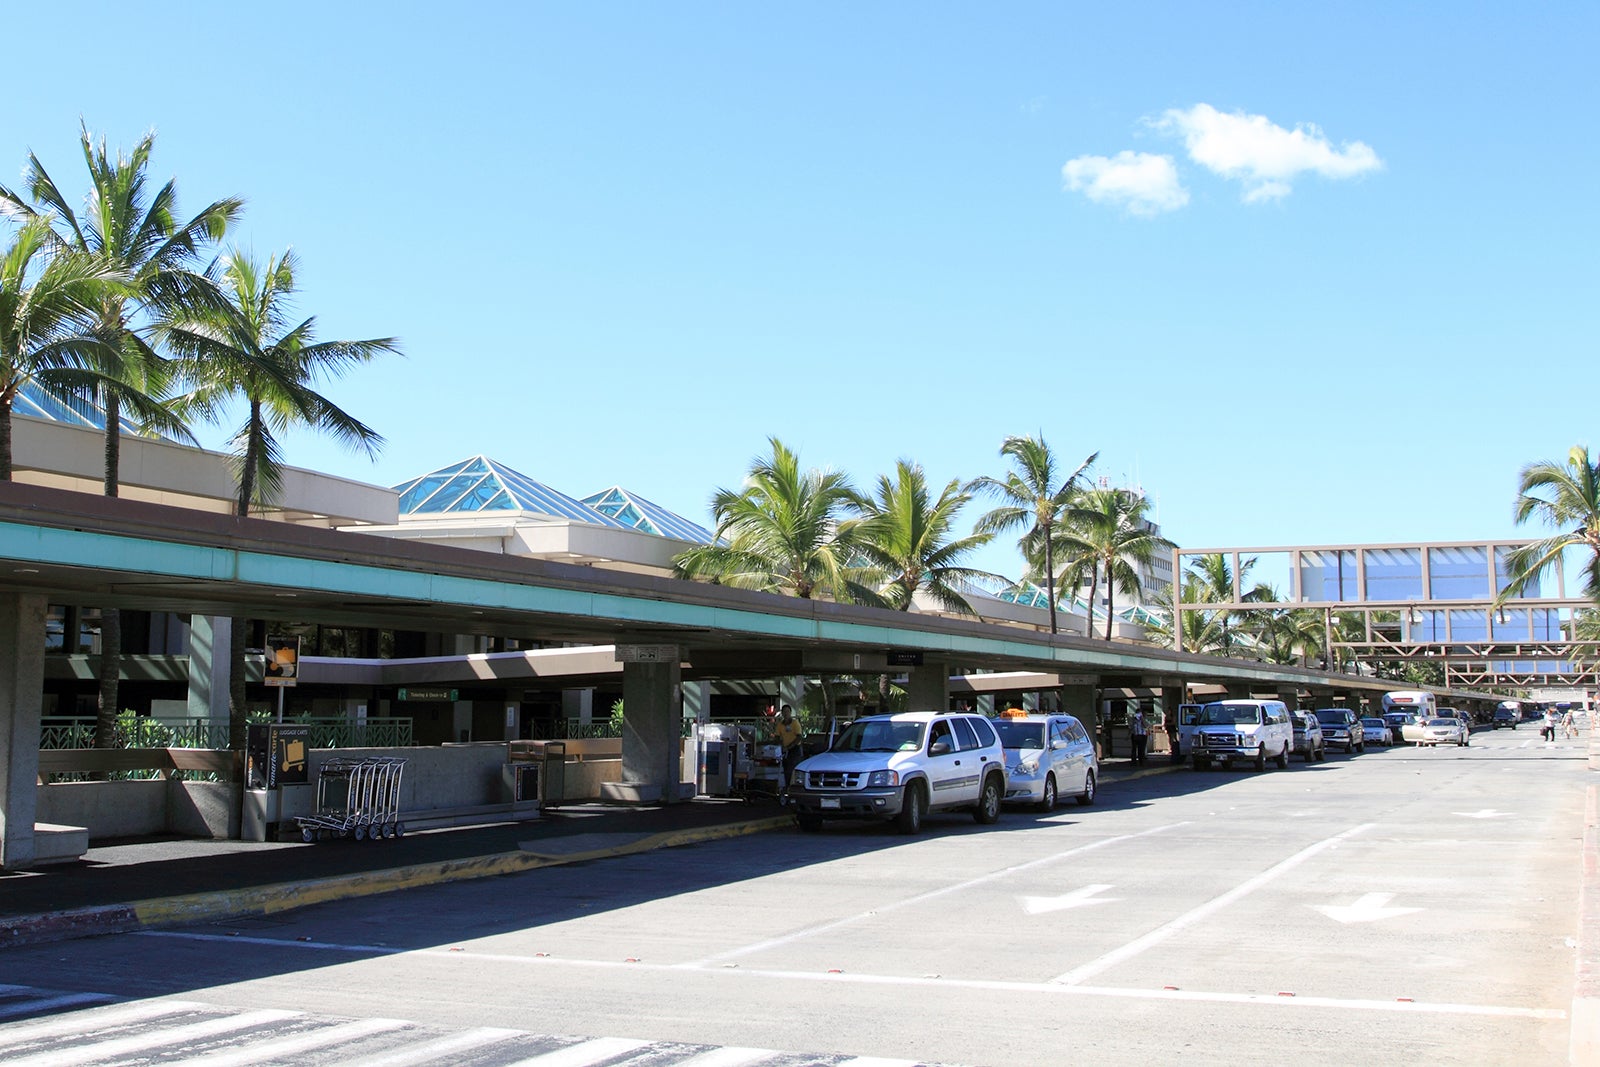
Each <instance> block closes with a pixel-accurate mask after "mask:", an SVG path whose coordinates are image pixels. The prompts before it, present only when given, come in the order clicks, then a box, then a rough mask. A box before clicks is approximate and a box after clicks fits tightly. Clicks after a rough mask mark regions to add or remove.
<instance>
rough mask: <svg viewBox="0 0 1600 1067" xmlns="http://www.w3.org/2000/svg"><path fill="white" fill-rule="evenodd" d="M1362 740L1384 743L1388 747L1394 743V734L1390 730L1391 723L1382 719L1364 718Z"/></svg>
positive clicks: (1368, 742)
mask: <svg viewBox="0 0 1600 1067" xmlns="http://www.w3.org/2000/svg"><path fill="white" fill-rule="evenodd" d="M1361 740H1362V742H1363V744H1370V745H1382V746H1383V747H1384V748H1388V747H1389V746H1390V745H1392V744H1394V734H1393V733H1392V732H1391V731H1390V730H1389V724H1388V723H1386V722H1384V721H1383V720H1382V719H1370V718H1369V719H1362V720H1361Z"/></svg>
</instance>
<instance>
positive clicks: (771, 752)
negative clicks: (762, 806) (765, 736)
mask: <svg viewBox="0 0 1600 1067" xmlns="http://www.w3.org/2000/svg"><path fill="white" fill-rule="evenodd" d="M751 748H752V746H751V744H750V742H748V741H746V742H743V743H741V744H740V745H739V750H740V751H739V762H738V763H737V764H736V765H735V766H734V770H733V795H734V796H737V797H742V798H744V802H745V803H746V804H753V803H755V802H756V801H757V800H763V799H765V800H777V799H778V797H779V795H780V794H782V792H783V752H782V750H781V749H779V748H778V746H777V745H759V746H755V755H754V756H753V757H752V755H751Z"/></svg>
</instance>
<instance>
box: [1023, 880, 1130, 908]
mask: <svg viewBox="0 0 1600 1067" xmlns="http://www.w3.org/2000/svg"><path fill="white" fill-rule="evenodd" d="M1111 888H1112V887H1111V886H1109V885H1086V886H1084V887H1083V888H1082V889H1074V890H1073V891H1072V892H1070V893H1067V894H1064V895H1062V896H1059V897H1023V898H1022V907H1023V910H1025V911H1026V912H1027V913H1028V914H1029V915H1043V914H1044V913H1045V912H1047V911H1064V910H1066V909H1067V908H1081V907H1083V906H1084V905H1086V904H1110V903H1113V902H1114V901H1117V900H1120V899H1122V898H1121V897H1102V896H1099V895H1098V894H1100V893H1104V892H1105V891H1106V890H1107V889H1111Z"/></svg>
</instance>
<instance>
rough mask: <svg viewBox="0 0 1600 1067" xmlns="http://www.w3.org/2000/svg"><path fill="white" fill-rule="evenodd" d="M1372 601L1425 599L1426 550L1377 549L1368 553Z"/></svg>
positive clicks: (1369, 598)
mask: <svg viewBox="0 0 1600 1067" xmlns="http://www.w3.org/2000/svg"><path fill="white" fill-rule="evenodd" d="M1366 559H1367V599H1368V600H1422V599H1424V598H1423V591H1422V551H1421V549H1416V548H1375V549H1369V550H1368V551H1367V553H1366Z"/></svg>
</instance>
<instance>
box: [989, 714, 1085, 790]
mask: <svg viewBox="0 0 1600 1067" xmlns="http://www.w3.org/2000/svg"><path fill="white" fill-rule="evenodd" d="M993 722H994V728H995V732H996V733H998V734H999V735H1000V744H1001V747H1003V748H1004V749H1005V754H1006V755H1005V760H1006V803H1008V804H1032V805H1034V806H1035V807H1037V808H1038V809H1039V810H1040V811H1053V810H1055V806H1056V799H1057V797H1058V796H1060V795H1061V794H1062V793H1065V794H1067V795H1068V796H1071V797H1075V798H1077V801H1078V803H1079V804H1093V803H1094V792H1095V782H1096V780H1097V779H1098V778H1099V775H1100V764H1099V762H1098V761H1097V760H1096V759H1095V755H1094V741H1093V740H1092V739H1091V738H1090V737H1089V732H1088V731H1087V730H1085V729H1084V728H1083V723H1081V722H1079V721H1078V720H1077V719H1076V718H1074V717H1073V716H1071V715H1030V714H1028V713H1027V712H1024V711H1003V712H1001V713H1000V715H999V716H998V717H997V718H995V719H994V720H993Z"/></svg>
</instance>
